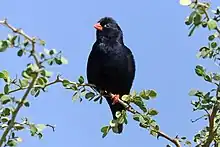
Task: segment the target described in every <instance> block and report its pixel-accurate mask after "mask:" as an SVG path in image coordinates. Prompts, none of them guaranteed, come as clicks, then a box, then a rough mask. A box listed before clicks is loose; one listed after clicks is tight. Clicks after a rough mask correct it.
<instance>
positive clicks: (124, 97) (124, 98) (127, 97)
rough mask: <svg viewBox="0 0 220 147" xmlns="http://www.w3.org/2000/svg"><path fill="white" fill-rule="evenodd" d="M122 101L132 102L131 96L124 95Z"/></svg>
mask: <svg viewBox="0 0 220 147" xmlns="http://www.w3.org/2000/svg"><path fill="white" fill-rule="evenodd" d="M121 99H122V100H123V101H125V102H129V101H130V95H123V96H122V97H121Z"/></svg>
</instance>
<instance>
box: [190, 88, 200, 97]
mask: <svg viewBox="0 0 220 147" xmlns="http://www.w3.org/2000/svg"><path fill="white" fill-rule="evenodd" d="M197 92H198V90H196V89H192V90H190V92H189V96H195V95H196V94H197Z"/></svg>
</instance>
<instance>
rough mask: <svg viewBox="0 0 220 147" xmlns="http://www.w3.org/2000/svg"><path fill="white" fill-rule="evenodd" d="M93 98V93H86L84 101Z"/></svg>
mask: <svg viewBox="0 0 220 147" xmlns="http://www.w3.org/2000/svg"><path fill="white" fill-rule="evenodd" d="M94 97H95V94H94V93H93V92H88V93H86V95H85V98H86V99H90V98H94Z"/></svg>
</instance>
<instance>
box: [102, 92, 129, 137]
mask: <svg viewBox="0 0 220 147" xmlns="http://www.w3.org/2000/svg"><path fill="white" fill-rule="evenodd" d="M106 100H107V102H108V104H109V106H110V109H111V112H112V116H113V119H117V117H116V112H117V111H120V112H121V111H122V110H125V108H124V106H123V105H121V104H120V103H116V104H112V103H113V100H112V99H111V97H110V96H109V97H106ZM122 130H123V124H117V130H115V131H114V132H115V133H118V134H120V133H121V132H122Z"/></svg>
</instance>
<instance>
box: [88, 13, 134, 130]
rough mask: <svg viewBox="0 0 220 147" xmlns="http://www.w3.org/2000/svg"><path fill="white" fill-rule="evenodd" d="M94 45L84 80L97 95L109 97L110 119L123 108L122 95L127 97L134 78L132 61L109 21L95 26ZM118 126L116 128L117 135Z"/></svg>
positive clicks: (119, 125) (126, 48)
mask: <svg viewBox="0 0 220 147" xmlns="http://www.w3.org/2000/svg"><path fill="white" fill-rule="evenodd" d="M94 27H95V28H96V42H95V43H94V44H93V47H92V50H91V52H90V55H89V58H88V63H87V79H88V82H89V83H90V84H94V85H96V90H97V91H99V92H102V91H107V92H108V93H111V94H113V96H112V97H106V100H107V102H108V104H109V106H110V108H111V111H112V115H113V118H114V119H116V116H115V114H116V112H117V111H122V110H124V109H125V108H124V107H123V106H122V105H121V104H120V103H118V101H117V100H118V99H119V98H120V97H121V96H123V95H124V94H129V93H130V89H131V87H132V83H133V80H134V77H135V61H134V57H133V55H132V52H131V50H130V49H129V48H128V47H126V46H125V45H124V42H123V33H122V30H121V28H120V27H119V25H118V24H117V22H116V21H115V20H114V19H113V18H111V17H104V18H101V19H100V20H99V21H98V22H97V23H96V24H95V25H94ZM122 129H123V125H122V124H118V132H116V133H121V132H122Z"/></svg>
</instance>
